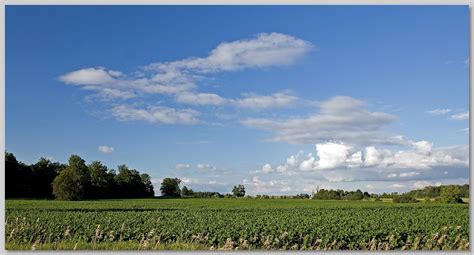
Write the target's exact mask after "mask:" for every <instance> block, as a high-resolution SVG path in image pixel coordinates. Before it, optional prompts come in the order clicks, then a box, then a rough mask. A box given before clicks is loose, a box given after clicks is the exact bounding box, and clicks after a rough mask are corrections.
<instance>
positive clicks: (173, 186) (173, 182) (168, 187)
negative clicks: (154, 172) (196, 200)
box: [160, 178, 181, 197]
mask: <svg viewBox="0 0 474 255" xmlns="http://www.w3.org/2000/svg"><path fill="white" fill-rule="evenodd" d="M180 183H181V180H180V179H178V178H164V179H163V181H162V182H161V187H160V191H161V195H163V196H172V197H179V196H180V193H181V191H180V189H179V184H180Z"/></svg>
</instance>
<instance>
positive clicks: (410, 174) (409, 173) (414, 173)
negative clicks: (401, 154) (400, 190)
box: [400, 172, 420, 177]
mask: <svg viewBox="0 0 474 255" xmlns="http://www.w3.org/2000/svg"><path fill="white" fill-rule="evenodd" d="M419 174H420V173H418V172H406V173H400V177H413V176H417V175H419Z"/></svg>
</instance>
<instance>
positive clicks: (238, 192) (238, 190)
mask: <svg viewBox="0 0 474 255" xmlns="http://www.w3.org/2000/svg"><path fill="white" fill-rule="evenodd" d="M232 195H234V197H243V196H245V187H244V185H242V184H239V185H237V186H234V187H233V188H232Z"/></svg>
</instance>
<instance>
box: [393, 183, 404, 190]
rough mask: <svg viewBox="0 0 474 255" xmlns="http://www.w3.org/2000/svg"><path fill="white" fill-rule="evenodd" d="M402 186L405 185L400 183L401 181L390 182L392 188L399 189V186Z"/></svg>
mask: <svg viewBox="0 0 474 255" xmlns="http://www.w3.org/2000/svg"><path fill="white" fill-rule="evenodd" d="M404 187H405V185H404V184H401V183H394V184H392V188H396V189H400V188H404Z"/></svg>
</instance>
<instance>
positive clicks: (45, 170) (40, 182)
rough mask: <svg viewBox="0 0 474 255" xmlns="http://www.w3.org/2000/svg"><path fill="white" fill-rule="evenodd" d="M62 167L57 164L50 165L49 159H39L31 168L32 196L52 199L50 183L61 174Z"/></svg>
mask: <svg viewBox="0 0 474 255" xmlns="http://www.w3.org/2000/svg"><path fill="white" fill-rule="evenodd" d="M62 169H63V166H62V165H61V164H59V163H52V162H51V161H50V160H49V159H46V158H40V160H39V161H38V162H37V163H36V164H34V165H32V166H31V170H32V173H33V178H34V182H33V183H32V184H33V186H32V188H33V196H34V197H40V198H52V197H53V187H52V185H51V183H52V182H53V180H54V178H56V176H57V175H58V174H59V172H61V170H62Z"/></svg>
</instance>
